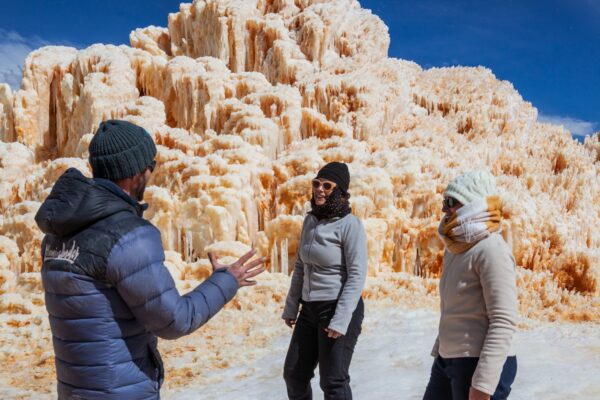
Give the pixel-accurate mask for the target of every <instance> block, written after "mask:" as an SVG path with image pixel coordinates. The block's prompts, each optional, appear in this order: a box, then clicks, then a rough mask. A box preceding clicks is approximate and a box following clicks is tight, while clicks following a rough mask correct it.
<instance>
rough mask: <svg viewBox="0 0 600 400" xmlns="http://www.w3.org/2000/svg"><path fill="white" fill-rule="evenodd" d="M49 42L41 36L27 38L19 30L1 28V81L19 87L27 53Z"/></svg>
mask: <svg viewBox="0 0 600 400" xmlns="http://www.w3.org/2000/svg"><path fill="white" fill-rule="evenodd" d="M49 44H51V43H49V42H47V41H45V40H43V39H41V38H39V37H31V38H26V37H23V36H21V35H19V34H18V33H17V32H14V31H7V30H4V29H0V83H8V85H9V86H10V87H11V88H12V89H13V90H16V89H18V88H19V85H20V84H21V75H22V72H23V64H24V63H25V59H26V58H27V55H28V54H29V53H31V52H32V51H33V50H35V49H38V48H40V47H43V46H47V45H49Z"/></svg>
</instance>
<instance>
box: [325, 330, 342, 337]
mask: <svg viewBox="0 0 600 400" xmlns="http://www.w3.org/2000/svg"><path fill="white" fill-rule="evenodd" d="M325 332H327V337H328V338H331V339H337V338H339V337H340V336H342V334H341V333H340V332H338V331H336V330H333V329H331V328H325Z"/></svg>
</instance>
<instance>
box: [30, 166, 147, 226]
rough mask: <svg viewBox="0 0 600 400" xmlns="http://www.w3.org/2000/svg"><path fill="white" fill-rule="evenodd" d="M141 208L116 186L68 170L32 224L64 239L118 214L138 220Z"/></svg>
mask: <svg viewBox="0 0 600 400" xmlns="http://www.w3.org/2000/svg"><path fill="white" fill-rule="evenodd" d="M111 185H112V187H111ZM141 208H142V207H141V205H138V204H137V203H136V202H135V201H134V200H133V199H132V198H131V197H129V196H128V195H127V194H126V193H125V192H123V191H122V190H121V189H120V188H119V187H118V186H117V185H116V184H114V183H112V182H110V181H105V180H102V181H100V180H94V179H89V178H86V177H85V176H83V174H82V173H81V172H79V170H77V169H75V168H69V169H68V170H66V171H65V172H64V173H63V174H62V175H61V176H60V178H58V180H57V181H56V183H55V184H54V187H53V188H52V191H51V192H50V195H49V196H48V197H47V198H46V200H45V201H44V202H43V203H42V206H41V207H40V209H39V210H38V212H37V214H36V215H35V222H36V223H37V225H38V226H39V228H40V229H41V230H42V232H44V233H45V234H51V235H55V236H59V237H64V236H69V235H72V234H74V233H76V232H79V231H81V230H82V229H85V228H87V227H89V226H91V225H92V224H94V223H95V222H97V221H99V220H101V219H104V218H106V217H109V216H111V215H113V214H116V213H118V212H122V211H129V212H131V213H134V214H138V215H140V216H141Z"/></svg>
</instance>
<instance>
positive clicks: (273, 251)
mask: <svg viewBox="0 0 600 400" xmlns="http://www.w3.org/2000/svg"><path fill="white" fill-rule="evenodd" d="M278 258H279V255H278V254H277V243H275V244H274V245H273V247H272V248H271V272H279V265H278V263H279V260H278Z"/></svg>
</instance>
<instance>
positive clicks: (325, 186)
mask: <svg viewBox="0 0 600 400" xmlns="http://www.w3.org/2000/svg"><path fill="white" fill-rule="evenodd" d="M321 186H323V190H325V191H327V192H328V191H330V190H333V188H334V187H335V183H332V182H321V181H320V180H318V179H313V180H312V187H313V189H318V188H320V187H321Z"/></svg>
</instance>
